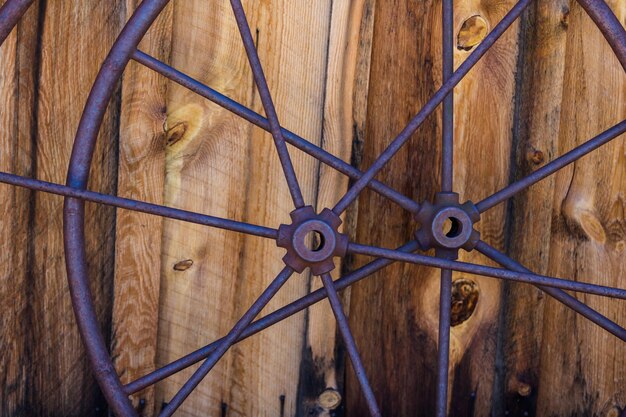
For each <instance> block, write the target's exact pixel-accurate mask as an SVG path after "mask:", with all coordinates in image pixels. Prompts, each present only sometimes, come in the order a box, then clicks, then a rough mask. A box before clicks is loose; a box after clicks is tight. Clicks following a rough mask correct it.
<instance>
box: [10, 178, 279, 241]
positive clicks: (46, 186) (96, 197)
mask: <svg viewBox="0 0 626 417" xmlns="http://www.w3.org/2000/svg"><path fill="white" fill-rule="evenodd" d="M0 183H5V184H10V185H16V186H19V187H24V188H30V189H31V190H36V191H44V192H46V193H51V194H57V195H61V196H65V197H73V198H77V199H80V200H85V201H91V202H94V203H100V204H104V205H107V206H113V207H119V208H123V209H127V210H132V211H139V212H142V213H148V214H154V215H156V216H161V217H168V218H171V219H176V220H182V221H185V222H189V223H196V224H201V225H204V226H211V227H215V228H218V229H225V230H231V231H234V232H240V233H246V234H249V235H254V236H260V237H265V238H269V239H276V238H277V236H278V230H276V229H271V228H269V227H265V226H257V225H254V224H250V223H244V222H238V221H236V220H230V219H223V218H220V217H214V216H209V215H206V214H200V213H194V212H191V211H186V210H181V209H176V208H171V207H165V206H160V205H158V204H152V203H146V202H144V201H137V200H131V199H129V198H123V197H116V196H112V195H108V194H101V193H97V192H95V191H88V190H83V189H78V188H72V187H68V186H66V185H61V184H55V183H51V182H46V181H40V180H35V179H32V178H26V177H21V176H19V175H15V174H9V173H6V172H0Z"/></svg>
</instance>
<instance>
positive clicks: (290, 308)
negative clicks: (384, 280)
mask: <svg viewBox="0 0 626 417" xmlns="http://www.w3.org/2000/svg"><path fill="white" fill-rule="evenodd" d="M416 249H417V243H416V242H415V241H411V242H408V243H407V244H405V245H404V246H401V247H399V248H398V249H397V250H399V251H404V252H413V251H415V250H416ZM394 262H395V261H393V260H391V259H384V258H382V259H377V260H375V261H372V262H370V263H368V264H367V265H364V266H362V267H361V268H359V269H357V270H355V271H353V272H351V273H349V274H348V275H346V276H344V277H342V278H340V279H338V280H337V281H335V282H334V283H333V285H334V287H335V289H336V290H337V291H341V290H343V289H345V288H347V287H349V286H350V285H352V284H354V283H356V282H358V281H361V280H362V279H364V278H366V277H368V276H370V275H372V274H374V273H376V272H378V271H380V270H381V269H382V268H384V267H386V266H387V265H390V264H392V263H394ZM325 298H326V290H324V289H323V288H320V289H318V290H316V291H313V292H312V293H310V294H307V295H306V296H304V297H302V298H300V299H298V300H296V301H293V302H292V303H290V304H288V305H286V306H284V307H282V308H280V309H278V310H276V311H274V312H272V313H270V314H268V315H267V316H265V317H263V318H261V319H259V320H257V321H255V322H254V323H252V324H251V325H250V326H248V327H247V328H246V330H244V331H243V332H242V333H241V336H240V337H239V338H238V339H237V341H238V342H239V341H242V340H244V339H247V338H248V337H250V336H253V335H255V334H257V333H258V332H260V331H262V330H265V329H267V328H268V327H270V326H273V325H274V324H276V323H279V322H281V321H283V320H285V319H286V318H289V317H291V316H292V315H294V314H296V313H298V312H300V311H302V310H304V309H305V308H307V307H310V306H312V305H313V304H315V303H318V302H320V301H322V300H323V299H325ZM221 340H222V339H219V340H216V341H215V342H213V343H211V344H209V345H206V346H204V347H202V348H200V349H198V350H196V351H194V352H192V353H190V354H188V355H186V356H183V357H181V358H179V359H177V360H176V361H174V362H171V363H169V364H168V365H165V366H163V367H162V368H159V369H157V370H155V371H153V372H151V373H149V374H147V375H145V376H143V377H141V378H139V379H137V380H135V381H133V382H131V383H129V384H127V385H126V386H125V387H124V390H125V391H126V393H127V394H128V395H130V394H134V393H136V392H139V391H141V390H143V389H145V388H147V387H149V386H150V385H153V384H156V383H157V382H159V381H161V380H163V379H165V378H167V377H169V376H171V375H174V374H175V373H176V372H179V371H181V370H183V369H185V368H188V367H189V366H191V365H193V364H195V363H197V362H200V361H201V360H202V359H205V358H206V357H207V356H208V355H209V354H210V353H211V352H213V350H214V349H215V347H216V346H217V344H219V343H220V341H221Z"/></svg>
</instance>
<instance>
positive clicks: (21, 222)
mask: <svg viewBox="0 0 626 417" xmlns="http://www.w3.org/2000/svg"><path fill="white" fill-rule="evenodd" d="M38 17H39V13H38V7H37V6H34V7H33V8H32V9H31V10H30V11H29V12H28V13H27V14H26V15H25V16H24V18H23V20H22V23H20V24H19V25H18V27H17V28H16V29H14V30H13V32H12V34H11V35H10V36H9V37H8V38H7V40H6V41H5V43H4V44H3V45H2V47H1V48H0V68H2V71H1V72H0V103H2V104H1V107H0V130H1V131H2V135H0V140H1V142H0V170H2V171H5V172H12V173H15V174H19V175H25V176H31V175H32V171H33V167H34V164H33V158H32V156H33V154H32V152H33V140H34V139H35V138H34V136H33V134H34V132H35V130H34V128H33V125H34V122H35V117H34V109H35V100H36V96H35V94H36V93H35V82H34V80H35V77H36V73H37V69H38V65H37V47H36V41H37V28H38V24H37V22H38ZM0 199H1V200H2V202H3V204H2V213H1V215H0V216H1V217H0V218H2V223H1V224H2V227H0V239H1V240H0V242H2V243H1V246H2V248H1V250H0V416H3V417H9V416H21V415H26V414H27V413H29V412H30V410H31V403H32V402H31V399H30V398H29V395H30V394H31V389H30V384H31V382H32V377H33V374H34V372H33V369H32V367H31V365H30V357H31V351H32V349H33V348H34V343H35V341H34V340H33V333H32V331H31V325H32V321H31V320H32V310H31V308H30V302H31V300H32V298H33V293H32V291H31V290H30V288H29V287H30V285H31V282H32V277H33V275H32V273H31V271H30V270H29V267H28V265H29V260H30V256H29V255H30V252H29V249H31V246H30V243H29V236H30V233H29V226H30V223H31V220H32V215H33V211H32V210H31V209H32V202H33V195H32V193H31V192H30V191H28V190H24V189H19V188H15V187H10V186H7V185H2V186H1V187H0Z"/></svg>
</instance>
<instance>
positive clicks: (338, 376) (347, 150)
mask: <svg viewBox="0 0 626 417" xmlns="http://www.w3.org/2000/svg"><path fill="white" fill-rule="evenodd" d="M369 3H371V2H369V1H364V0H359V1H353V2H333V3H332V10H331V21H330V36H329V39H328V53H327V57H326V60H327V63H326V75H325V77H326V80H325V83H326V87H325V96H324V108H323V111H324V120H323V131H322V138H321V142H320V143H321V144H322V146H323V148H324V149H326V150H327V151H329V152H330V153H332V154H333V155H335V156H337V157H339V158H341V159H343V160H344V161H349V160H350V158H351V155H352V145H353V142H354V140H355V138H354V137H353V136H354V135H355V133H354V130H355V128H354V126H355V123H356V120H355V119H356V118H355V111H357V110H355V106H354V103H355V97H356V95H357V94H365V95H367V82H366V81H365V82H364V83H361V84H359V83H358V80H359V78H358V77H362V76H365V74H363V72H364V71H365V70H366V66H367V65H369V58H368V57H364V58H363V59H362V60H359V58H360V56H361V54H366V52H364V51H363V50H364V49H368V48H367V47H364V46H363V45H361V36H367V35H368V34H369V35H370V36H371V33H369V32H368V31H369V30H371V23H372V21H371V19H369V18H368V16H367V15H366V13H368V8H369V9H370V10H371V4H369ZM368 50H369V49H368ZM317 170H318V179H317V196H316V206H317V212H320V211H322V210H323V209H324V208H326V207H328V208H332V206H333V205H334V204H335V203H336V202H337V201H338V200H339V199H340V198H341V196H342V195H343V193H345V191H346V190H347V187H348V178H347V177H346V176H345V175H343V174H341V173H339V172H338V171H336V170H334V169H332V168H329V167H327V166H326V165H324V164H319V166H318V168H317ZM349 216H350V217H354V213H352V214H348V215H347V216H344V224H343V225H342V230H343V232H345V233H351V232H352V231H353V229H354V226H353V225H351V221H352V220H353V219H347V218H346V217H349ZM335 263H336V269H335V270H334V271H333V272H332V274H333V276H334V277H337V276H339V273H340V271H341V268H342V264H341V262H340V261H339V260H337V261H336V262H335ZM310 279H312V282H311V289H312V290H316V289H318V288H321V287H322V284H321V281H320V279H319V278H318V277H311V278H310ZM347 297H348V296H347V292H346V294H344V299H347ZM306 320H307V323H306V340H305V346H304V350H303V356H302V364H301V373H300V389H299V393H298V394H299V400H298V415H299V416H314V415H317V416H330V413H332V412H333V411H334V410H336V409H337V408H339V407H340V405H342V402H343V398H342V396H343V389H344V385H343V366H342V365H343V363H342V357H341V355H339V356H338V355H337V340H336V337H335V336H336V331H337V326H336V322H335V318H334V315H333V313H332V310H331V309H330V306H329V304H328V302H326V301H323V302H321V303H318V304H316V305H314V306H312V307H311V308H309V310H308V312H307V316H306Z"/></svg>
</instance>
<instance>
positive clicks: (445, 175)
mask: <svg viewBox="0 0 626 417" xmlns="http://www.w3.org/2000/svg"><path fill="white" fill-rule="evenodd" d="M441 14H442V32H443V33H442V67H443V75H442V80H443V81H442V84H445V83H446V82H448V81H449V80H450V78H451V77H452V75H453V74H454V2H453V0H443V1H442V13H441ZM442 110H443V115H442V141H441V144H442V146H441V191H443V192H450V191H452V187H453V173H454V89H451V90H450V92H449V93H448V95H447V96H446V97H445V98H444V100H443V104H442Z"/></svg>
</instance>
